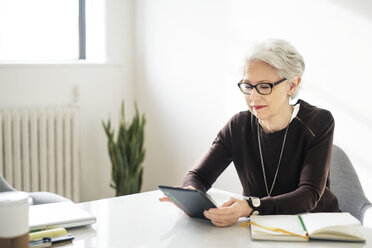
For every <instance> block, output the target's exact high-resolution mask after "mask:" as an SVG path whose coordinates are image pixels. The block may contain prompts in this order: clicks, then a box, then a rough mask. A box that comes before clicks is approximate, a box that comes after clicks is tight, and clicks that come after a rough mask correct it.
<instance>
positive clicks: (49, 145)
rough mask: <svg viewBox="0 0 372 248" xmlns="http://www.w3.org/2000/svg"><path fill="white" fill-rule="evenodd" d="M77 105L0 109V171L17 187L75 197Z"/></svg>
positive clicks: (76, 185)
mask: <svg viewBox="0 0 372 248" xmlns="http://www.w3.org/2000/svg"><path fill="white" fill-rule="evenodd" d="M78 156H79V149H78V109H77V108H76V107H53V108H52V107H50V108H37V109H0V174H1V175H3V177H4V178H5V179H6V180H7V181H8V183H9V184H10V185H12V186H13V187H14V188H16V189H17V190H23V191H27V192H33V191H49V192H53V193H57V194H60V195H63V196H65V197H67V198H69V199H72V200H74V201H75V202H78V201H79V157H78Z"/></svg>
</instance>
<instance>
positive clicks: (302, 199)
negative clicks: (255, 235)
mask: <svg viewBox="0 0 372 248" xmlns="http://www.w3.org/2000/svg"><path fill="white" fill-rule="evenodd" d="M297 103H299V104H300V110H299V112H298V113H297V116H296V117H295V118H294V119H293V120H292V121H291V123H290V124H289V129H288V134H287V140H286V143H285V147H284V151H283V155H282V160H281V164H280V168H279V172H278V176H277V179H276V183H275V186H274V189H273V191H272V194H271V197H269V196H267V193H266V189H265V183H264V179H263V173H262V168H261V161H260V153H259V148H258V141H257V119H256V117H255V116H254V115H252V114H251V113H250V112H249V111H244V112H240V113H238V114H236V115H235V116H233V117H232V118H231V119H230V121H229V122H228V123H227V124H226V125H225V126H224V127H223V129H222V130H221V131H220V132H219V133H218V135H217V137H216V139H215V140H214V142H213V144H212V146H211V148H210V149H209V151H208V152H207V154H206V155H205V156H204V157H203V159H202V160H201V161H200V162H199V163H198V164H197V165H196V166H195V168H193V169H192V170H191V171H189V173H188V174H187V175H186V177H185V178H184V180H183V183H182V185H183V186H187V185H192V186H194V187H195V188H197V189H200V190H202V191H204V192H206V191H207V190H208V189H209V188H210V187H211V186H212V184H213V183H214V182H215V181H216V179H217V178H218V176H219V175H220V174H221V173H222V172H223V171H224V170H225V169H226V168H227V166H228V165H229V164H230V163H231V162H233V163H234V165H235V168H236V171H237V173H238V176H239V179H240V182H241V184H242V186H243V195H245V196H257V197H259V198H260V199H261V206H260V208H259V212H260V214H297V213H303V212H334V211H339V207H338V201H337V198H336V196H335V195H334V194H333V193H332V192H331V190H330V188H329V169H330V159H331V154H332V144H333V131H334V120H333V117H332V114H331V113H330V112H329V111H327V110H324V109H320V108H317V107H314V106H312V105H310V104H308V103H307V102H305V101H303V100H299V101H298V102H297ZM284 133H285V129H283V130H280V131H277V132H274V133H265V132H264V131H263V130H262V128H260V136H261V147H262V153H263V159H264V165H265V172H266V178H267V186H268V188H269V190H270V188H271V185H272V182H273V179H274V175H275V171H276V168H277V164H278V160H279V156H280V150H281V146H282V142H283V138H284Z"/></svg>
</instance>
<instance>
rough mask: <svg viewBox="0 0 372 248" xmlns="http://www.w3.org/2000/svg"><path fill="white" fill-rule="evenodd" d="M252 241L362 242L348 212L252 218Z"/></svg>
mask: <svg viewBox="0 0 372 248" xmlns="http://www.w3.org/2000/svg"><path fill="white" fill-rule="evenodd" d="M250 224H251V237H252V239H254V240H285V241H308V240H311V239H322V240H337V241H351V242H365V239H364V238H363V236H362V234H361V232H360V231H359V228H360V227H361V224H360V222H359V220H357V219H356V218H355V217H353V216H352V215H351V214H349V213H345V212H343V213H306V214H301V215H262V216H261V215H253V216H251V217H250Z"/></svg>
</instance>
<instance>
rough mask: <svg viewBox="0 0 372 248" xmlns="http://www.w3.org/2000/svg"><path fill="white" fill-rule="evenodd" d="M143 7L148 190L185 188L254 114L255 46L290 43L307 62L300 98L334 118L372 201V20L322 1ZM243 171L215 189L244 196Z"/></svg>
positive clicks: (165, 2)
mask: <svg viewBox="0 0 372 248" xmlns="http://www.w3.org/2000/svg"><path fill="white" fill-rule="evenodd" d="M343 2H345V1H343ZM136 6H137V13H136V14H137V36H136V39H137V42H138V43H137V53H138V61H137V69H138V71H137V75H139V76H138V86H137V87H138V92H139V93H138V94H139V96H140V98H141V101H140V102H141V103H142V104H143V105H144V106H145V109H146V112H148V113H149V114H148V138H147V147H148V156H147V159H146V161H145V166H146V167H145V168H146V170H147V172H145V179H144V182H145V187H144V188H145V190H146V189H155V188H156V185H157V184H159V183H163V184H166V183H168V184H170V185H177V184H179V183H180V181H181V180H182V177H183V176H184V174H185V173H186V172H187V170H188V169H189V168H190V167H192V166H193V165H194V164H195V163H196V162H197V161H198V160H199V159H200V158H201V156H202V155H203V154H204V153H205V152H206V151H207V149H208V148H209V146H210V145H211V143H212V141H213V139H214V137H215V136H216V134H217V133H218V131H219V130H220V129H221V128H222V126H223V125H224V124H225V123H226V122H227V121H228V119H229V118H230V117H231V116H232V115H233V114H235V113H237V112H238V111H242V110H246V109H247V107H246V105H245V101H244V98H243V96H242V95H241V93H240V92H239V90H238V87H237V86H236V83H237V82H238V81H239V80H240V79H241V74H240V72H241V69H242V59H243V58H244V55H245V54H246V51H247V49H248V48H249V46H251V45H252V44H253V43H254V42H256V41H260V40H262V39H265V38H283V39H286V40H289V41H290V42H291V43H292V44H293V45H294V46H295V47H296V48H297V49H298V50H299V51H300V53H302V55H303V56H304V58H305V63H306V70H305V74H304V77H303V88H302V90H301V92H300V94H299V97H300V98H302V99H304V100H306V101H308V102H309V103H311V104H313V105H316V106H318V107H322V108H325V109H328V110H330V111H331V112H332V114H333V116H334V118H335V121H336V130H335V139H334V142H335V144H337V145H339V146H340V147H341V148H343V149H344V150H345V152H346V153H347V154H348V155H349V157H350V159H351V161H352V162H353V164H354V166H355V168H356V170H357V172H358V174H359V176H360V179H361V181H362V184H363V187H364V189H365V191H366V194H367V196H368V197H369V198H370V199H372V190H371V189H372V182H371V180H369V178H371V177H372V169H371V164H372V159H371V157H370V156H369V152H370V145H369V141H370V140H371V139H372V131H371V130H370V126H371V124H372V119H371V110H370V107H371V104H370V102H369V94H370V90H371V87H370V86H369V85H370V83H369V81H370V80H369V78H370V73H369V72H370V71H372V49H371V47H370V44H372V33H371V32H369V30H372V21H371V19H370V18H369V19H368V18H366V17H365V16H364V15H359V14H358V13H357V12H354V11H353V9H350V8H347V7H345V5H343V4H340V3H338V2H337V1H332V2H330V1H321V0H315V1H306V2H305V1H294V0H283V1H275V0H265V1H245V0H232V1H227V0H224V1H222V0H220V1H197V0H189V1H177V3H175V1H170V0H159V1H156V3H154V2H153V1H151V0H142V1H138V2H137V5H136ZM355 8H361V6H358V5H357V3H355ZM355 8H354V9H355ZM234 170H235V169H234V168H233V166H230V167H229V168H228V169H227V172H225V173H223V174H222V175H221V177H220V178H219V179H218V181H217V182H216V184H215V185H214V186H215V187H217V188H221V189H225V190H230V191H233V192H235V193H241V187H240V183H239V180H238V178H237V176H236V173H235V171H234ZM164 171H166V172H167V173H166V174H167V176H166V177H165V176H164Z"/></svg>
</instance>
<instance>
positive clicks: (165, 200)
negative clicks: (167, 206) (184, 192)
mask: <svg viewBox="0 0 372 248" xmlns="http://www.w3.org/2000/svg"><path fill="white" fill-rule="evenodd" d="M159 201H161V202H172V201H171V199H170V198H169V197H168V196H163V197H160V198H159Z"/></svg>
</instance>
